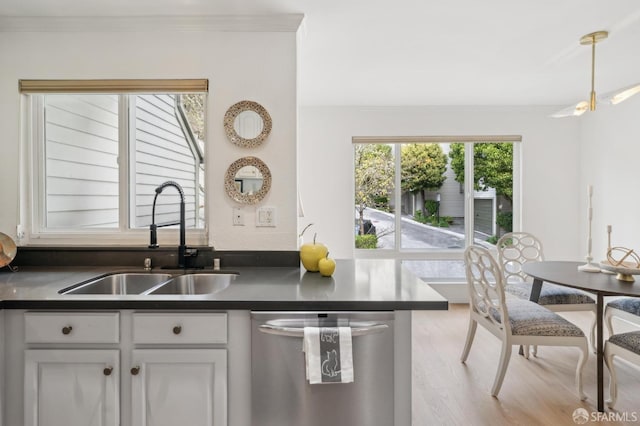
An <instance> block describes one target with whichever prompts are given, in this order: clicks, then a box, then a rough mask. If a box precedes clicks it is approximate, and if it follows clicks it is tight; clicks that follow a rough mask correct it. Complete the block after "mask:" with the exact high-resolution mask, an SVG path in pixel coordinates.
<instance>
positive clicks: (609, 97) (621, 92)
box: [551, 31, 640, 118]
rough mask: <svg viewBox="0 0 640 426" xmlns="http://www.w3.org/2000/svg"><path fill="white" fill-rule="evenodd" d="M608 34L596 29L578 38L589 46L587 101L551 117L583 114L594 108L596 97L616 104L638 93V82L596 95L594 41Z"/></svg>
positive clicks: (639, 85) (604, 101) (639, 87)
mask: <svg viewBox="0 0 640 426" xmlns="http://www.w3.org/2000/svg"><path fill="white" fill-rule="evenodd" d="M608 36H609V33H608V32H607V31H596V32H593V33H589V34H586V35H584V36H582V37H581V38H580V44H581V45H583V46H591V93H590V95H589V100H588V101H582V102H578V103H577V104H576V105H572V106H570V107H567V108H564V109H562V110H560V111H558V112H556V113H555V114H553V115H551V117H553V118H562V117H576V116H580V115H582V114H584V113H585V112H586V111H587V110H589V111H595V110H596V99H597V100H598V101H600V102H602V103H607V104H611V105H616V104H618V103H620V102H622V101H624V100H627V99H629V98H630V97H631V96H633V95H635V94H637V93H640V83H639V84H634V85H632V86H629V87H625V88H623V89H618V90H615V91H613V92H610V93H607V94H605V95H604V96H601V97H596V90H595V75H596V43H598V42H600V41H602V40H605V39H606V38H607V37H608Z"/></svg>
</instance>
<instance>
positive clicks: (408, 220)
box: [354, 137, 520, 277]
mask: <svg viewBox="0 0 640 426" xmlns="http://www.w3.org/2000/svg"><path fill="white" fill-rule="evenodd" d="M495 138H496V139H497V141H495V142H494V141H491V139H490V138H489V137H482V138H480V137H478V138H477V140H473V139H472V138H469V137H464V138H462V137H461V138H460V139H461V140H460V141H456V140H455V139H454V138H450V139H449V138H448V139H447V140H445V141H438V140H437V139H434V138H430V137H429V138H416V140H415V141H413V140H411V139H409V138H398V139H397V140H393V139H391V138H385V140H384V141H379V142H377V141H375V140H373V141H372V140H367V141H366V142H365V143H358V139H357V138H354V159H355V165H354V179H355V182H354V188H355V197H354V205H355V222H354V223H355V227H354V229H355V236H354V240H355V248H356V249H358V250H356V256H358V257H376V256H377V255H376V253H378V255H381V256H386V257H388V256H392V257H396V258H401V259H407V260H408V262H407V264H408V265H409V266H410V267H411V268H412V269H417V271H416V272H418V274H419V276H423V277H429V276H434V277H435V276H437V277H463V276H464V269H463V263H462V260H461V253H462V251H463V250H464V248H465V247H466V246H468V245H470V244H480V245H484V246H487V247H491V246H492V245H495V242H496V241H497V239H498V238H500V236H501V235H503V234H504V233H506V232H510V231H511V230H512V229H513V217H514V210H516V209H517V206H518V204H517V203H514V176H515V177H516V179H517V177H518V171H517V168H516V169H515V171H514V164H517V162H516V161H514V148H515V147H517V146H518V144H517V143H515V142H519V140H520V139H519V137H495ZM516 153H517V151H516ZM515 213H517V212H515ZM411 259H414V260H411ZM417 259H430V261H428V262H424V261H420V260H417ZM409 260H410V261H409ZM421 264H422V265H421Z"/></svg>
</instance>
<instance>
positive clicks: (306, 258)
mask: <svg viewBox="0 0 640 426" xmlns="http://www.w3.org/2000/svg"><path fill="white" fill-rule="evenodd" d="M327 253H329V250H328V249H327V247H326V246H325V245H324V244H321V243H316V236H315V235H314V236H313V243H311V244H309V243H307V244H303V245H302V246H301V247H300V260H301V261H302V265H303V266H304V267H305V269H306V270H307V271H309V272H318V261H319V260H320V259H322V258H324V257H327Z"/></svg>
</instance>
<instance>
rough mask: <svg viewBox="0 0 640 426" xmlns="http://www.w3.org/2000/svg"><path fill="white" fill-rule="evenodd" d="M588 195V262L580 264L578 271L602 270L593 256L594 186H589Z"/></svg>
mask: <svg viewBox="0 0 640 426" xmlns="http://www.w3.org/2000/svg"><path fill="white" fill-rule="evenodd" d="M587 197H588V199H589V206H588V208H587V222H588V227H587V263H586V264H584V265H581V266H578V271H582V272H600V266H598V265H596V264H595V263H593V257H592V256H591V221H592V219H593V207H592V204H591V198H592V197H593V186H591V185H588V186H587Z"/></svg>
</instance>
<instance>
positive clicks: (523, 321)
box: [461, 246, 588, 400]
mask: <svg viewBox="0 0 640 426" xmlns="http://www.w3.org/2000/svg"><path fill="white" fill-rule="evenodd" d="M464 260H465V270H466V276H467V288H468V290H469V314H470V316H469V330H468V332H467V340H466V342H465V345H464V349H463V351H462V356H461V361H462V362H463V363H464V362H465V361H466V360H467V357H468V356H469V351H470V349H471V345H472V343H473V338H474V336H475V332H476V328H477V325H478V324H480V325H482V326H483V327H485V328H486V329H487V330H489V331H490V332H491V333H492V334H493V335H494V336H496V337H497V338H498V339H500V340H501V341H502V351H501V354H500V363H499V365H498V371H497V373H496V377H495V380H494V383H493V387H492V388H491V395H492V396H495V397H497V396H498V393H499V392H500V388H501V386H502V382H503V380H504V376H505V373H506V371H507V366H508V365H509V360H510V358H511V347H512V346H513V345H542V346H545V345H547V346H576V347H577V348H579V349H580V358H579V360H578V366H577V368H576V385H577V389H578V395H580V399H581V400H584V399H586V395H585V394H584V392H583V391H582V369H583V367H584V365H585V363H586V361H587V356H588V343H587V338H586V337H585V335H584V333H583V332H582V330H581V329H580V328H579V327H577V326H576V325H574V324H572V323H571V322H569V321H568V320H566V319H565V318H562V317H561V316H560V315H558V314H556V313H555V312H552V311H550V310H548V309H546V308H544V307H543V306H541V305H538V304H537V303H534V302H530V301H528V300H522V299H518V298H506V297H505V292H504V277H503V276H502V272H501V269H500V267H499V266H498V264H497V262H496V261H495V260H494V259H493V257H492V256H491V253H489V251H488V250H487V249H485V248H481V247H476V246H471V247H468V248H467V249H466V250H465V253H464Z"/></svg>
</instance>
